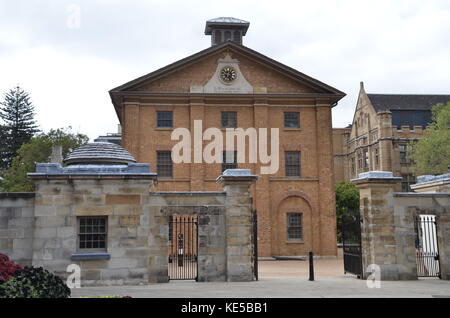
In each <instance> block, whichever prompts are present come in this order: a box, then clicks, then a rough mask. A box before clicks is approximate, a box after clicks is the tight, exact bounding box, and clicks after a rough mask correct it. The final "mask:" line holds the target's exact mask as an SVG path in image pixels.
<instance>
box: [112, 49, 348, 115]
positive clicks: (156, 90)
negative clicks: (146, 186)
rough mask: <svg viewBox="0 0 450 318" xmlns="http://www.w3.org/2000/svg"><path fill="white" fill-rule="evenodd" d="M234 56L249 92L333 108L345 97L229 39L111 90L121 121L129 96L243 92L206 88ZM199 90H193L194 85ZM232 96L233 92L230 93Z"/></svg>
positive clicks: (246, 91) (327, 86) (205, 94)
mask: <svg viewBox="0 0 450 318" xmlns="http://www.w3.org/2000/svg"><path fill="white" fill-rule="evenodd" d="M226 53H227V54H228V55H231V58H232V59H236V60H238V62H239V69H240V71H241V74H242V76H243V77H245V79H246V81H245V82H246V83H248V85H250V87H252V88H253V89H252V90H251V91H250V90H248V89H247V90H245V93H246V94H249V95H254V94H258V95H261V94H266V96H280V95H283V94H286V96H295V95H297V96H303V95H305V96H306V94H308V95H307V96H309V97H313V98H320V99H326V100H327V101H329V102H331V103H332V105H333V107H334V106H335V105H336V104H337V102H338V101H339V100H340V99H342V98H343V97H344V96H345V93H343V92H341V91H339V90H337V89H335V88H333V87H331V86H329V85H327V84H325V83H322V82H320V81H318V80H316V79H314V78H312V77H309V76H307V75H305V74H303V73H301V72H299V71H297V70H295V69H292V68H290V67H288V66H286V65H284V64H281V63H279V62H277V61H275V60H272V59H270V58H268V57H266V56H264V55H262V54H260V53H258V52H256V51H253V50H251V49H249V48H247V47H245V46H242V45H239V44H236V43H233V42H230V41H227V42H224V43H222V44H220V45H216V46H213V47H210V48H208V49H205V50H203V51H200V52H198V53H196V54H193V55H191V56H189V57H186V58H184V59H182V60H179V61H177V62H175V63H173V64H170V65H167V66H165V67H163V68H161V69H159V70H156V71H154V72H152V73H149V74H147V75H144V76H142V77H139V78H137V79H135V80H132V81H130V82H128V83H125V84H123V85H121V86H119V87H116V88H114V89H112V90H110V92H109V94H110V96H111V100H112V102H113V105H114V108H115V110H116V113H117V116H118V117H119V121H121V112H122V101H123V98H124V97H125V96H127V94H128V95H133V96H136V95H139V94H140V92H142V94H146V95H147V96H148V95H149V94H154V95H158V94H166V95H167V94H168V95H170V94H177V96H180V95H184V96H190V94H191V93H196V94H199V93H200V94H203V95H204V96H208V95H212V94H215V93H217V94H221V95H220V96H224V93H233V94H242V92H241V91H240V90H238V91H237V92H236V91H233V90H230V91H226V92H217V91H211V90H206V89H198V88H199V87H200V88H202V87H204V86H205V85H206V84H207V83H208V81H210V80H211V79H212V78H213V76H214V74H216V75H217V69H218V61H219V59H223V58H224V57H225V56H226ZM193 87H194V88H195V89H192V88H193ZM230 95H231V94H230Z"/></svg>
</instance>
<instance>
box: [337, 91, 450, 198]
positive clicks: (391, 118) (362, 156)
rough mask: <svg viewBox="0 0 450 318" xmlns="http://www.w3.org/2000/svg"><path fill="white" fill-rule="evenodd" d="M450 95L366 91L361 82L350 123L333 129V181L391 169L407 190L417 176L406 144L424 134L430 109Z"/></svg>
mask: <svg viewBox="0 0 450 318" xmlns="http://www.w3.org/2000/svg"><path fill="white" fill-rule="evenodd" d="M448 101H450V95H391V94H368V93H366V91H365V88H364V84H363V83H361V87H360V92H359V96H358V101H357V104H356V110H355V114H354V117H353V121H352V125H351V126H350V127H348V128H337V129H333V150H334V169H335V176H336V182H338V181H350V180H351V179H354V178H357V176H358V175H359V174H360V173H363V172H368V171H390V172H393V174H394V176H396V177H401V178H402V183H401V184H402V191H404V192H407V191H410V186H411V184H414V183H415V182H416V177H415V176H414V173H413V171H412V169H411V162H410V160H409V159H408V157H407V146H408V144H409V143H410V142H411V141H417V140H418V139H420V138H421V137H422V135H423V131H424V129H425V128H426V126H427V125H428V124H429V123H430V122H431V108H432V107H433V106H434V105H436V104H438V103H447V102H448Z"/></svg>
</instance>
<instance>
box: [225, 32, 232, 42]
mask: <svg viewBox="0 0 450 318" xmlns="http://www.w3.org/2000/svg"><path fill="white" fill-rule="evenodd" d="M225 41H231V31H225Z"/></svg>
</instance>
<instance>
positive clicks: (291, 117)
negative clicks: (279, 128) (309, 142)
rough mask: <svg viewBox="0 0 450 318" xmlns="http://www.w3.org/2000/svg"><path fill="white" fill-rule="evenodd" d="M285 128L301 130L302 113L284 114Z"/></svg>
mask: <svg viewBox="0 0 450 318" xmlns="http://www.w3.org/2000/svg"><path fill="white" fill-rule="evenodd" d="M284 128H300V113H299V112H288V113H284Z"/></svg>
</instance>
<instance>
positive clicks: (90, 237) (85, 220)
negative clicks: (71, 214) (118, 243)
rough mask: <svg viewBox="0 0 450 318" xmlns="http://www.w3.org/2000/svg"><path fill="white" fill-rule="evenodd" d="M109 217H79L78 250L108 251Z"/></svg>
mask: <svg viewBox="0 0 450 318" xmlns="http://www.w3.org/2000/svg"><path fill="white" fill-rule="evenodd" d="M106 242H107V217H106V216H80V217H78V249H79V250H80V251H106Z"/></svg>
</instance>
